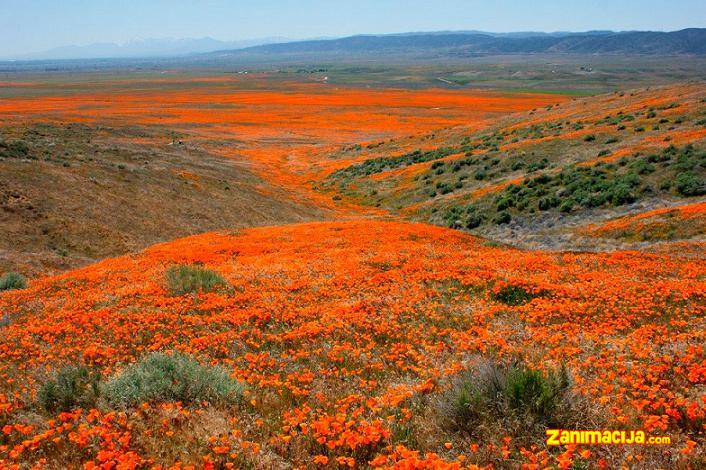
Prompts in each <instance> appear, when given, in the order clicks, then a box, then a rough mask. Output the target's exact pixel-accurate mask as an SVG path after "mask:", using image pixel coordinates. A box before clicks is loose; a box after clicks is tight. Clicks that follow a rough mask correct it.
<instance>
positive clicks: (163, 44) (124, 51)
mask: <svg viewBox="0 0 706 470" xmlns="http://www.w3.org/2000/svg"><path fill="white" fill-rule="evenodd" d="M287 41H288V39H286V38H283V37H270V38H261V39H252V40H245V41H219V40H217V39H212V38H208V37H206V38H184V39H145V40H141V41H131V42H127V43H125V44H115V43H96V44H89V45H85V46H62V47H56V48H53V49H50V50H47V51H42V52H36V53H32V54H24V55H21V56H16V57H13V59H15V60H63V59H124V58H144V57H179V56H187V55H192V54H200V53H204V52H211V51H216V50H220V49H242V48H245V47H252V46H258V45H262V44H271V43H286V42H287Z"/></svg>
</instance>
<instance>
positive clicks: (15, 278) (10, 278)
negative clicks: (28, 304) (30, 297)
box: [0, 272, 27, 291]
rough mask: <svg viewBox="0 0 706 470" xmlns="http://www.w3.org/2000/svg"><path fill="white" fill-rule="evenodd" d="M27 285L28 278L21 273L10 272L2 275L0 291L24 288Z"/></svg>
mask: <svg viewBox="0 0 706 470" xmlns="http://www.w3.org/2000/svg"><path fill="white" fill-rule="evenodd" d="M25 287H27V279H25V277H24V276H23V275H22V274H20V273H15V272H9V273H5V275H3V276H2V277H0V291H4V290H11V289H24V288H25Z"/></svg>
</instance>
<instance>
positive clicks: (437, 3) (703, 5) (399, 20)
mask: <svg viewBox="0 0 706 470" xmlns="http://www.w3.org/2000/svg"><path fill="white" fill-rule="evenodd" d="M705 20H706V1H704V0H671V1H666V0H594V1H571V0H564V1H561V0H533V1H519V0H516V1H510V0H496V1H492V2H491V1H488V0H432V1H428V0H352V1H349V0H298V1H287V0H259V1H257V0H255V1H253V0H249V1H244V0H0V24H2V27H1V28H0V57H3V56H4V57H7V56H13V55H21V54H25V53H31V52H37V51H44V50H47V49H51V48H54V47H60V46H67V45H87V44H92V43H101V42H114V43H124V42H128V41H132V40H140V39H148V38H198V37H212V38H214V39H220V40H224V41H232V40H243V39H257V38H264V37H273V36H276V37H286V38H291V39H302V38H313V37H321V36H335V37H341V36H350V35H354V34H371V33H399V32H409V31H440V30H482V31H493V32H511V31H587V30H596V29H610V30H658V31H673V30H678V29H683V28H689V27H704V26H706V24H705V23H706V21H705Z"/></svg>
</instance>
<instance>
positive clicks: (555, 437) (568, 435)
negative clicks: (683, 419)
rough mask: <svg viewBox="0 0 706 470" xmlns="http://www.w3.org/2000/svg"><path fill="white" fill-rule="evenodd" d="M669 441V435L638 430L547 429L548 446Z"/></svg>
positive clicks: (639, 443) (667, 442)
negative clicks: (651, 434)
mask: <svg viewBox="0 0 706 470" xmlns="http://www.w3.org/2000/svg"><path fill="white" fill-rule="evenodd" d="M671 443H672V439H671V438H670V437H669V436H647V434H646V433H645V431H639V430H632V431H624V430H623V431H617V430H608V429H606V430H593V431H570V430H567V429H547V445H548V446H561V445H566V444H603V445H605V444H608V445H611V444H627V445H630V444H637V445H666V444H671Z"/></svg>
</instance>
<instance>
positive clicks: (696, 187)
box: [675, 172, 706, 197]
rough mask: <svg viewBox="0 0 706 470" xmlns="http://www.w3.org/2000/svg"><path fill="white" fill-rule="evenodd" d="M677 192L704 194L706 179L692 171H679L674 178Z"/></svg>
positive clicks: (686, 194)
mask: <svg viewBox="0 0 706 470" xmlns="http://www.w3.org/2000/svg"><path fill="white" fill-rule="evenodd" d="M675 183H676V188H677V192H678V193H679V194H681V195H682V196H686V197H690V196H701V195H702V194H706V181H704V180H703V179H701V178H699V177H698V176H696V175H695V174H694V173H690V172H687V173H680V174H679V175H677V178H676V181H675Z"/></svg>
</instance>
